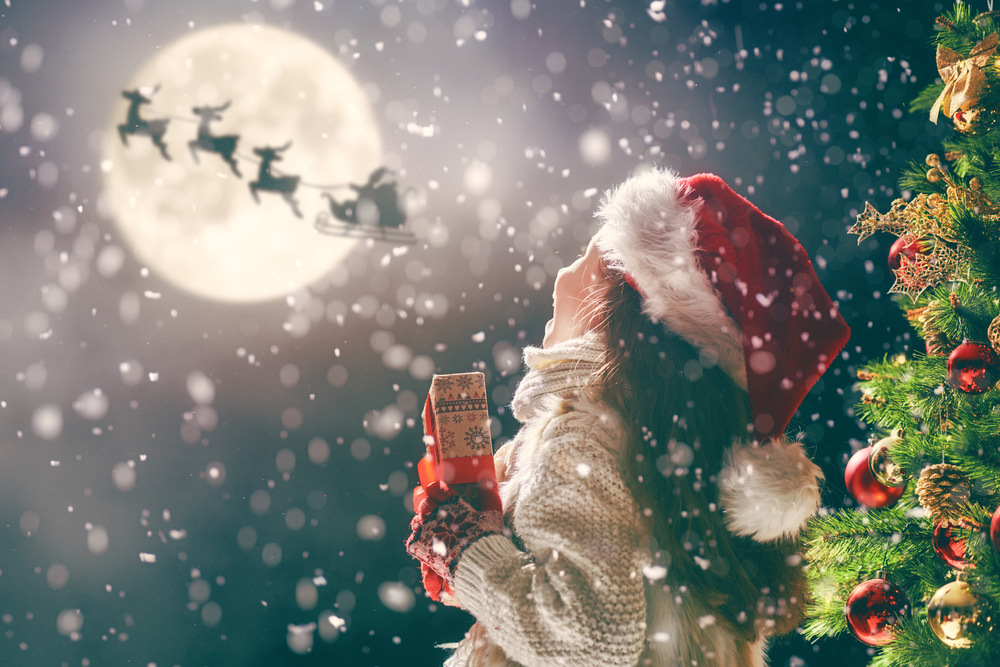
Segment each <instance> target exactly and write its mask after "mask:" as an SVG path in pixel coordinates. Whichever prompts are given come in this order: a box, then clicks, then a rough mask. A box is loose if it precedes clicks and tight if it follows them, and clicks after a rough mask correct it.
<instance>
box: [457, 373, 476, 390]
mask: <svg viewBox="0 0 1000 667" xmlns="http://www.w3.org/2000/svg"><path fill="white" fill-rule="evenodd" d="M456 382H457V383H458V388H459V389H461V390H462V391H469V389H471V388H472V378H471V377H469V376H468V375H462V376H461V377H459V378H458V379H457V380H456Z"/></svg>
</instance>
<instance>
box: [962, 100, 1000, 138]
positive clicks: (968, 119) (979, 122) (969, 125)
mask: <svg viewBox="0 0 1000 667" xmlns="http://www.w3.org/2000/svg"><path fill="white" fill-rule="evenodd" d="M953 121H954V123H955V129H956V130H958V131H959V132H961V133H962V134H965V135H967V136H970V137H975V136H977V135H980V134H985V133H986V132H989V131H990V130H991V129H993V126H994V125H995V124H996V122H997V115H996V112H995V111H993V110H992V109H989V110H987V109H983V108H980V107H970V108H969V109H959V110H958V111H956V112H955V117H954V118H953Z"/></svg>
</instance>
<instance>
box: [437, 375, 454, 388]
mask: <svg viewBox="0 0 1000 667" xmlns="http://www.w3.org/2000/svg"><path fill="white" fill-rule="evenodd" d="M452 382H454V379H453V378H450V377H436V378H434V388H435V389H437V390H438V391H451V384H452Z"/></svg>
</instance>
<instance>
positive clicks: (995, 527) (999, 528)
mask: <svg viewBox="0 0 1000 667" xmlns="http://www.w3.org/2000/svg"><path fill="white" fill-rule="evenodd" d="M990 541H991V542H993V548H994V549H996V550H997V551H1000V507H998V508H997V509H996V511H995V512H993V520H992V521H990Z"/></svg>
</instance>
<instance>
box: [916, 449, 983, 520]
mask: <svg viewBox="0 0 1000 667" xmlns="http://www.w3.org/2000/svg"><path fill="white" fill-rule="evenodd" d="M971 495H972V480H970V479H969V476H968V475H966V474H965V472H964V471H963V470H962V469H961V468H959V467H958V466H955V465H951V464H950V463H937V464H935V465H930V466H927V467H926V468H924V469H923V470H922V471H921V472H920V479H919V480H918V481H917V499H918V500H919V501H920V505H921V506H923V508H924V509H925V510H927V511H928V512H929V513H930V515H931V519H933V521H934V523H938V522H939V521H957V520H959V519H960V518H961V517H962V515H963V514H964V513H965V506H966V505H967V504H968V502H969V497H970V496H971Z"/></svg>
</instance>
